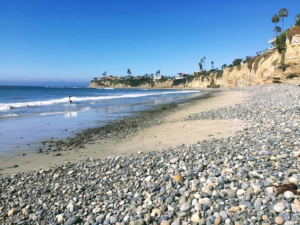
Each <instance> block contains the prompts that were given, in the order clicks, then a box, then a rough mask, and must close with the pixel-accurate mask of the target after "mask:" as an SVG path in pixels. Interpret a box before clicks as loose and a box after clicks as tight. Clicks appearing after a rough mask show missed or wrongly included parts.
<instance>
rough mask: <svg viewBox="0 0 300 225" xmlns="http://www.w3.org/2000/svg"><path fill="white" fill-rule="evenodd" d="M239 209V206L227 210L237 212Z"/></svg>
mask: <svg viewBox="0 0 300 225" xmlns="http://www.w3.org/2000/svg"><path fill="white" fill-rule="evenodd" d="M240 209H241V208H240V207H239V206H232V207H231V208H230V209H229V212H237V211H239V210H240Z"/></svg>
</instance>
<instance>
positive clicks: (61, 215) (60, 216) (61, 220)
mask: <svg viewBox="0 0 300 225" xmlns="http://www.w3.org/2000/svg"><path fill="white" fill-rule="evenodd" d="M56 219H57V222H58V223H61V222H63V221H64V214H59V215H57V216H56Z"/></svg>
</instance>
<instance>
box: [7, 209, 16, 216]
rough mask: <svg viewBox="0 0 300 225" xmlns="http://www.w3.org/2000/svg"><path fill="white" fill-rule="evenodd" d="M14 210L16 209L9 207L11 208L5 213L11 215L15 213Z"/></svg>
mask: <svg viewBox="0 0 300 225" xmlns="http://www.w3.org/2000/svg"><path fill="white" fill-rule="evenodd" d="M15 210H16V209H11V210H9V211H8V214H7V215H8V216H11V215H12V214H14V213H15Z"/></svg>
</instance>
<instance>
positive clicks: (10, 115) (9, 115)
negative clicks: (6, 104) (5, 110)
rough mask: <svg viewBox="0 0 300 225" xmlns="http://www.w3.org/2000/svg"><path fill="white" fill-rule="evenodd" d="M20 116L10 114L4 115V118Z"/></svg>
mask: <svg viewBox="0 0 300 225" xmlns="http://www.w3.org/2000/svg"><path fill="white" fill-rule="evenodd" d="M15 116H18V114H15V113H14V114H8V115H3V116H2V117H15Z"/></svg>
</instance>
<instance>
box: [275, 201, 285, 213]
mask: <svg viewBox="0 0 300 225" xmlns="http://www.w3.org/2000/svg"><path fill="white" fill-rule="evenodd" d="M284 209H285V205H284V204H283V203H282V202H279V203H277V204H276V205H274V210H275V211H276V212H278V213H280V212H282V211H283V210H284Z"/></svg>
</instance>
